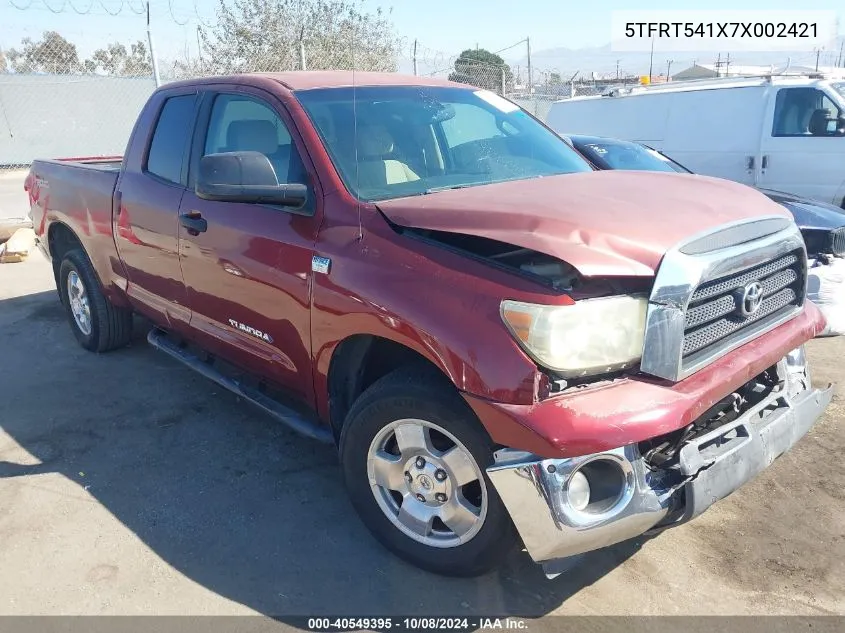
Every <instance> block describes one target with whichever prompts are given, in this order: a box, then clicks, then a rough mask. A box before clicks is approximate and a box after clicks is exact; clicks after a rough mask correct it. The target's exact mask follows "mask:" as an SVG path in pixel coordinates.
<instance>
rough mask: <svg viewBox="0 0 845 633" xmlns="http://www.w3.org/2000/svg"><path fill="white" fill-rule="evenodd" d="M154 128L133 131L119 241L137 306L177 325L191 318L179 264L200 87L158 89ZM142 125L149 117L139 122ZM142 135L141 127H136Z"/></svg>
mask: <svg viewBox="0 0 845 633" xmlns="http://www.w3.org/2000/svg"><path fill="white" fill-rule="evenodd" d="M156 99H157V100H156V101H152V102H151V103H150V105H149V109H151V110H154V115H153V118H152V120H151V122H150V123H151V124H150V125H149V126H148V129H149V133H148V134H147V135H146V137H144V138H135V137H133V140H132V146H131V147H130V148H129V150H128V151H127V159H126V160H127V162H126V165H125V167H124V171H123V173H122V175H121V178H120V181H119V182H118V185H117V190H116V192H115V205H116V209H115V225H116V226H115V243H116V246H117V250H118V253H119V254H120V259H121V261H122V263H123V270H125V272H126V277H127V282H128V283H127V294H128V295H129V297H130V299H131V301H132V303H133V305H134V307H135V308H136V309H137V310H138V311H139V312H141V313H144V314H146V315H147V316H148V317H150V318H152V319H153V320H154V321H156V322H157V323H159V324H160V325H163V326H165V327H168V328H170V329H174V330H180V329H185V328H187V326H188V322H189V319H190V310H189V307H188V301H187V294H186V292H185V284H184V282H183V280H182V270H181V267H180V265H179V248H178V235H179V232H178V228H177V227H178V215H179V206H180V204H181V202H182V196H183V195H184V194H185V189H186V186H187V175H188V156H189V151H190V141H191V133H192V131H193V127H194V122H195V121H196V111H197V105H198V95H197V92H196V90H189V91H185V90H181V91H180V90H176V91H173V92H165V93H161V94H159V95H157V97H156ZM138 127H139V129H142V128H143V127H144V121H143V120H142V121H140V122H139V126H138ZM136 135H137V132H136Z"/></svg>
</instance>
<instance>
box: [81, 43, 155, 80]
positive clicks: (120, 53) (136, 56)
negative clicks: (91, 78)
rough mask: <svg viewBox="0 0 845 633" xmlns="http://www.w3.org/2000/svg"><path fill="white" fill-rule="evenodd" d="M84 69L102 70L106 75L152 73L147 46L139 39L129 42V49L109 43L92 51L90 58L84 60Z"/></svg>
mask: <svg viewBox="0 0 845 633" xmlns="http://www.w3.org/2000/svg"><path fill="white" fill-rule="evenodd" d="M85 70H87V71H88V72H90V73H94V72H102V73H104V74H106V75H120V76H124V77H126V76H129V77H137V76H150V75H152V74H153V66H152V60H151V58H150V54H149V53H148V52H147V46H146V44H144V42H142V41H141V40H138V41H137V42H135V43H134V44H131V45H130V47H129V51H127V50H126V47H125V46H124V45H123V44H118V43H117V42H115V43H114V44H109V45H108V47H106V48H101V49H99V50H96V51H94V54H93V55H91V58H90V59H87V60H85Z"/></svg>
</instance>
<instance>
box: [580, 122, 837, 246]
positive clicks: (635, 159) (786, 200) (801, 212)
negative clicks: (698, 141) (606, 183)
mask: <svg viewBox="0 0 845 633" xmlns="http://www.w3.org/2000/svg"><path fill="white" fill-rule="evenodd" d="M564 138H566V140H568V141H569V142H570V143H571V144H572V145H573V146H574V147H575V149H577V150H578V151H579V152H580V153H581V154H582V155H584V156H585V157H586V158H587V159H588V160H589V161H590V162H591V163H593V165H594V166H595V167H597V168H598V169H626V170H641V171H669V172H671V171H676V172H680V173H686V174H691V173H692V172H691V171H690V170H689V169H687V168H686V167H684V166H683V165H681V164H680V163H678V162H677V161H675V160H673V159H671V158H669V157H668V156H666V155H665V154H663V153H662V152H659V151H657V150H656V149H654V148H652V147H649V146H647V145H643V144H641V143H632V142H630V141H622V140H619V139H614V138H606V137H601V136H582V135H571V136H570V135H567V136H565V137H564ZM759 191H760V192H762V193H764V194H765V195H767V196H768V197H769V198H771V199H772V200H774V201H775V202H777V203H778V204H780V205H782V206H784V207H786V209H787V210H788V211H789V212H790V213H791V214H792V216H793V217H794V218H795V223H796V224H797V225H798V228H800V229H801V234H802V235H803V236H804V242H805V243H806V245H807V253H809V254H810V255H816V254H820V253H832V254H834V255H840V256H841V255H845V211H843V210H842V209H840V208H838V207H835V206H833V205H832V204H827V203H826V202H820V201H819V200H812V199H810V198H802V197H800V196H796V195H793V194H791V193H784V192H782V191H772V190H771V189H759Z"/></svg>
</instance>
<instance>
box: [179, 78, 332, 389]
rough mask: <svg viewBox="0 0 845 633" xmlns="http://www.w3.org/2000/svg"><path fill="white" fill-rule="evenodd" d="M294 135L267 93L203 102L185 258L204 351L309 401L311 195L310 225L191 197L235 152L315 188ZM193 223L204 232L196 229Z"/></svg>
mask: <svg viewBox="0 0 845 633" xmlns="http://www.w3.org/2000/svg"><path fill="white" fill-rule="evenodd" d="M291 129H293V126H292V125H291V124H290V120H289V118H288V115H287V112H286V110H285V109H284V106H283V104H282V103H281V102H279V101H278V100H277V99H276V98H275V97H274V96H273V95H269V94H265V93H263V91H260V90H257V89H255V90H250V89H246V88H244V87H240V86H239V87H238V88H237V89H235V88H234V87H233V88H232V90H231V91H229V90H226V89H220V90H215V91H210V92H207V93H206V94H204V95H203V104H202V106H201V110H200V124H199V129H198V131H197V135H196V138H195V141H194V145H193V148H192V158H191V160H192V162H191V176H190V178H189V184H190V185H191V186H189V189H188V191H186V192H185V195H184V197H183V199H182V204H181V207H180V219H182V222H181V225H180V228H179V230H180V234H179V257H180V262H181V264H182V273H183V276H184V279H185V286H186V289H187V297H188V302H189V305H190V306H191V309H192V311H193V313H192V315H191V323H190V325H191V329H192V330H193V332H194V335H195V336H196V337H197V339H198V343H199V344H200V345H202V346H203V347H204V348H206V349H208V350H209V351H210V352H212V353H214V354H217V355H219V356H221V357H222V358H224V359H227V360H229V361H230V362H233V363H235V364H236V365H239V366H240V367H243V368H244V369H247V370H249V371H252V372H254V373H257V374H259V375H260V376H262V377H264V378H267V379H269V380H271V381H272V382H273V383H275V385H277V386H279V387H282V388H284V389H285V391H287V392H289V393H288V395H290V396H293V397H295V398H297V399H301V400H306V401H310V400H311V399H312V397H313V395H312V394H313V385H312V380H311V338H310V303H309V284H310V276H311V258H312V255H313V247H314V242H315V239H316V233H317V228H318V227H319V218H320V214H319V209H318V208H315V205H316V196H315V191H314V188H313V186H310V185H309V187H310V189H309V199H308V200H309V201H308V203H307V204H310V205H312V208H311V211H313V214H312V215H310V216H307V215H302V214H296V213H293V212H291V210H289V209H286V208H285V207H280V206H272V205H265V204H252V203H243V202H222V201H210V200H204V199H201V198H199V197H198V196H197V194H196V192H195V191H194V189H193V185H194V182H195V176H196V173H197V167H198V164H199V160H200V158H201V157H202V156H205V155H207V154H216V153H221V152H232V151H256V152H261V153H262V154H264V155H265V156H267V157H268V159H269V160H270V162H271V163H272V165H273V167H274V168H275V171H276V175H277V178H278V180H279V182H280V183H294V182H296V183H303V184H309V183H314V182H316V179H311V178H309V176H308V173H309V169H308V168H306V166H305V164H304V163H303V162H302V159H301V157H302V156H303V155H304V152H303V151H302V146H301V145H300V144H299V139H295V138H294V137H292V136H291V132H290V130H291ZM309 166H310V164H309ZM184 218H188V220H184ZM197 219H199V220H200V226H204V227H205V229H204V230H200V231H197V229H196V227H197V222H195V221H194V222H192V221H190V220H197ZM203 220H204V222H202V221H203Z"/></svg>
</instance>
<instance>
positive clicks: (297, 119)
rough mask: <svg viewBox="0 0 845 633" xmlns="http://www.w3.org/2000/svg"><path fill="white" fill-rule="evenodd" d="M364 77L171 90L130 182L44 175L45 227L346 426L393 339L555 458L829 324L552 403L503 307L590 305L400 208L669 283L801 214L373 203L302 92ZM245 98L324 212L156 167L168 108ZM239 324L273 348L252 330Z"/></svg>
mask: <svg viewBox="0 0 845 633" xmlns="http://www.w3.org/2000/svg"><path fill="white" fill-rule="evenodd" d="M352 82H353V75H352V73H342V72H340V73H334V72H314V73H310V72H309V73H281V74H278V75H246V76H238V77H229V78H207V79H202V80H194V81H188V82H177V83H174V84H168V85H167V86H165V87H163V88H161V89H159V90H158V91H156V93H154V95H153V96H152V97H151V99H150V101H149V102H148V104H147V105H146V106H145V108H144V110H143V111H142V113H141V115H140V116H139V119H138V121H137V123H136V125H135V129H134V131H133V134H132V137H131V139H130V142H129V145H128V147H127V154H126V156H125V157H124V160H123V162H122V165H121V172H120V175H119V176H118V173H117V171H115V170H109V169H108V167H107V166H106V167H104V166H102V165H100V166H98V165H97V164H96V162H95V164H80V163H75V162H57V161H36V162H35V163H34V164H33V168H32V172H31V174H30V177H29V178H28V179H27V187H28V191H29V195H30V199H31V203H32V215H33V223H34V226H35V228H36V232H37V233H38V235H39V237H41V239H42V240H46V237H47V234H48V232H49V230H50V227H51V226H52V225H53V224H55V223H62V224H65V225H66V226H68V227H69V228H70V230H72V231H73V232H74V233H75V234H76V235H77V237H78V238H79V240H80V241H81V243H82V245H83V247H84V248H85V249H86V251H87V252H88V253H89V255H90V257H91V260H92V262H93V264H94V267H95V269H96V271H97V274H98V275H99V278H100V280H101V282H102V284H103V287H104V288H105V289H106V292H107V293H108V295H109V297H110V299H111V300H112V301H115V302H118V303H123V304H126V303H131V305H132V306H133V307H134V308H135V309H136V310H138V311H139V312H142V313H144V314H145V315H147V316H148V317H150V318H151V319H152V320H153V321H154V322H155V323H156V324H158V325H159V326H161V327H164V328H167V329H172V330H176V331H177V332H180V333H181V334H183V335H184V336H185V337H187V338H189V339H192V340H194V341H196V342H198V343H199V344H201V345H202V346H204V347H206V348H209V349H210V351H214V352H216V353H218V354H219V355H221V356H223V357H224V358H226V359H228V360H230V361H231V362H234V363H235V364H237V365H240V366H242V367H244V368H246V369H250V370H252V371H254V372H256V373H259V374H261V375H262V376H263V377H264V378H266V379H267V380H269V381H271V382H273V383H274V384H276V385H279V386H281V387H284V388H287V390H288V391H289V392H290V393H291V394H293V395H295V396H297V397H298V398H300V399H301V400H302V401H303V402H304V403H305V404H306V405H308V406H310V407H312V408H314V409H315V410H316V411H317V412H318V414H319V415H320V417H321V418H322V419H323V420H326V421H328V419H329V418H330V415H329V388H328V374H329V369H330V366H331V362H332V358H333V356H334V354H335V352H336V350H337V349H338V346H339V345H340V343H342V342H343V341H344V340H346V339H348V338H349V337H352V336H356V335H362V334H363V335H373V336H378V337H383V338H386V339H389V340H392V341H395V342H397V343H399V344H401V345H404V346H406V347H408V348H409V349H412V350H414V351H416V352H417V353H419V354H420V355H422V356H423V357H425V358H427V359H428V360H430V361H431V362H432V363H433V364H434V365H435V366H437V367H438V368H440V370H441V371H442V372H443V373H444V374H445V375H446V376H448V377H449V379H450V380H451V381H452V382H453V383H454V385H455V386H456V387H457V388H458V389H459V390H461V392H462V393H463V394H464V396H465V398H466V399H467V401H468V402H469V403H470V405H471V406H472V407H473V409H474V410H475V411H476V413H477V414H478V416H479V418H480V420H481V422H482V423H483V424H484V426H485V427H486V428H487V430H488V432H489V433H490V435H491V436H492V437H493V438H494V440H496V441H497V442H500V443H502V444H505V445H508V446H511V447H513V448H517V449H523V450H531V451H534V452H537V453H539V454H541V455H547V456H552V455H574V454H579V453H584V452H592V451H594V450H599V449H601V448H611V447H616V446H619V445H621V444H624V443H629V442H634V441H638V440H641V439H647V438H648V437H651V436H654V435H658V434H662V433H665V432H668V431H671V430H674V429H677V428H679V427H680V426H682V425H683V424H685V423H686V422H688V421H690V420H691V419H693V418H694V417H695V416H696V415H699V414H700V413H701V412H703V411H704V410H705V409H707V408H708V407H709V406H711V405H712V404H713V403H714V402H716V401H717V400H719V399H721V398H722V397H724V396H725V395H727V394H728V393H730V391H732V390H733V389H734V388H735V387H737V386H738V385H740V384H742V383H743V382H745V381H747V380H748V379H749V378H750V377H752V376H753V375H755V374H756V373H759V371H762V370H763V369H765V368H766V367H768V366H770V365H772V364H774V362H776V361H777V359H779V358H781V357H782V356H783V355H784V354H786V353H787V352H788V351H789V350H791V349H793V348H794V347H797V346H798V345H800V344H801V343H803V342H804V341H806V340H808V339H809V338H811V337H812V336H813V335H814V333H815V332H817V331H819V330H820V329H821V323H822V321H823V320H822V318H821V316H820V315H819V313H818V311H817V310H816V309H815V308H813V307H812V306H808V307H807V308H806V310H805V311H804V312H803V313H802V314H801V316H799V317H797V318H795V319H794V320H792V321H790V322H788V323H786V324H784V325H782V326H780V327H779V328H777V329H776V330H774V331H772V332H770V333H768V334H766V335H764V336H762V337H760V338H759V339H757V340H755V341H752V342H751V343H748V344H746V345H745V346H743V347H741V348H739V349H738V350H736V351H734V352H732V353H730V354H728V355H726V356H725V357H724V358H722V359H721V360H719V361H717V362H715V363H714V364H712V365H711V366H709V367H707V368H705V369H703V370H701V371H699V372H698V373H696V374H695V375H694V376H692V377H690V378H688V379H687V380H685V381H683V382H680V383H677V384H674V385H670V384H665V383H659V382H655V381H649V380H646V379H644V378H626V379H623V380H619V381H616V382H614V383H612V384H611V385H609V386H604V387H603V386H594V387H588V388H585V389H583V390H580V391H577V392H571V393H565V394H563V395H560V396H557V397H554V398H547V395H548V378H547V377H546V375H545V374H543V373H542V372H541V371H539V370H538V368H537V366H536V364H535V363H534V362H533V361H532V360H531V359H529V358H528V357H527V356H526V355H525V353H524V352H523V351H522V350H521V349H520V348H519V346H518V345H517V344H516V343H515V342H514V340H513V338H512V337H511V335H510V334H509V333H508V331H507V329H506V328H505V326H504V325H503V323H502V320H501V317H500V314H499V310H500V303H501V301H502V300H503V299H516V300H520V301H528V302H539V303H547V304H559V305H566V304H570V303H572V299H571V298H570V297H568V296H567V295H565V294H562V293H560V292H558V291H554V290H552V289H550V288H547V287H545V286H542V285H539V284H537V283H535V282H533V281H531V280H529V279H527V278H524V277H521V276H518V275H515V274H512V273H509V272H507V271H504V270H500V269H498V268H494V267H491V266H489V265H487V264H484V263H482V262H480V261H476V260H473V259H469V258H467V257H465V256H462V255H459V254H457V253H455V252H451V251H449V250H446V249H443V248H441V247H438V246H435V245H433V244H431V243H428V242H425V241H422V240H419V239H416V238H414V237H412V236H410V235H408V234H403V233H401V232H397V231H395V230H394V229H393V228H392V227H391V226H390V224H389V223H388V222H387V221H386V220H385V217H384V216H383V215H382V212H383V213H384V214H385V215H387V216H388V217H389V218H391V219H392V220H394V221H395V222H396V223H397V224H400V225H408V226H415V227H420V228H430V229H435V230H446V231H453V232H459V233H467V234H472V235H480V236H484V237H488V238H492V239H497V240H500V241H503V242H508V243H511V244H517V245H523V246H526V247H528V248H532V249H535V250H538V251H542V252H547V253H549V254H552V255H556V256H558V257H560V258H562V259H564V260H566V261H568V262H569V263H570V264H572V265H573V266H575V267H576V268H579V269H580V270H581V272H582V273H583V274H585V275H611V276H631V275H639V276H650V275H652V274H653V271H654V269H655V268H656V267H657V266H658V264H659V261H660V259H661V257H662V255H663V253H665V252H666V250H667V249H668V248H670V247H671V246H673V245H675V244H676V243H677V242H679V241H680V240H681V239H683V238H687V237H690V236H691V235H692V234H694V233H696V232H698V231H701V230H703V229H707V228H710V227H714V226H716V225H718V224H721V223H724V222H729V221H733V220H738V219H742V218H747V217H753V216H758V215H770V214H771V215H788V214H787V213H786V212H785V210H783V209H782V207H780V206H779V205H777V204H775V203H773V202H771V201H769V200H768V199H767V198H766V197H765V196H762V195H761V194H759V193H757V192H755V191H753V190H752V189H750V188H746V187H741V186H739V185H734V184H733V183H728V182H726V181H718V180H714V179H708V178H705V177H700V176H699V177H686V176H681V175H670V174H666V175H664V174H635V173H631V172H593V173H585V174H578V175H570V176H559V177H552V178H543V179H536V180H531V181H519V182H512V183H502V184H497V185H488V186H480V187H474V188H470V189H462V190H455V191H442V192H439V193H436V194H432V195H426V196H419V197H416V198H405V199H401V200H393V201H387V202H381V203H379V206H378V208H377V207H376V206H375V205H372V204H362V203H359V202H358V201H357V200H356V199H355V198H354V197H353V196H352V195H351V194H350V193H349V192H348V191H347V190H346V189H345V187H344V186H343V183H342V181H341V180H340V178H339V176H338V173H337V171H336V169H335V167H334V165H333V164H332V162H331V161H330V159H329V157H328V154H327V152H326V150H325V148H324V147H323V145H322V142H321V141H320V139H319V137H318V135H317V133H316V131H315V129H314V127H313V126H312V124H311V122H310V120H309V118H308V117H307V115H306V114H305V112H304V110H303V109H302V107H301V106H300V105H299V102H298V101H297V99H296V97H295V95H294V93H293V92H292V91H291V89H308V88H316V87H322V86H344V85H352ZM354 82H355V83H356V84H357V85H396V84H401V85H417V84H419V85H456V84H448V82H443V81H441V80H435V79H431V80H427V79H426V80H423V79H420V78H416V77H402V76H397V75H395V74H379V73H373V74H370V73H355V74H354ZM233 88H234V89H236V90H242V91H244V92H249V93H251V94H253V95H260V96H261V98H262V99H263V100H264V101H266V102H267V103H268V104H270V105H271V106H272V107H273V108H275V109H276V111H277V112H278V114H279V116H280V118H281V119H282V120H283V121H284V122H285V123H286V124H287V125H288V127H289V128H290V132H291V137H292V139H293V142H294V144H295V145H296V148H297V149H298V151H299V152H300V154H301V156H302V159H303V163H304V164H305V167H306V170H307V172H308V174H309V179H310V184H311V190H312V192H313V195H314V196H315V198H316V199H315V201H314V202H315V205H316V207H315V208H316V211H315V214H314V215H313V217H306V216H296V215H290V214H287V213H285V212H283V211H281V210H278V209H272V208H269V207H262V206H250V205H241V204H234V203H219V202H209V201H205V200H201V199H199V198H198V197H197V196H196V195H195V194H194V193H193V191H192V190H191V188H190V187H179V186H175V185H173V184H167V183H163V182H161V181H159V180H156V179H154V178H153V177H151V176H150V175H149V174H145V173H144V171H143V169H142V166H143V162H144V154H145V152H146V148H147V146H148V143H149V138H150V134H151V131H152V129H153V125H154V122H155V120H156V116H157V112H158V110H159V108H160V106H161V104H162V103H163V101H164V99H166V98H167V97H169V96H172V95H176V94H186V93H190V92H198V93H200V95H202V94H203V93H204V92H210V91H216V90H220V89H226V90H231V89H233ZM464 88H466V87H465V86H464ZM467 89H471V88H467ZM97 161H99V162H102V161H100V159H97ZM188 182H190V177H189V178H188ZM115 191H116V192H117V195H116V196H115V197H114V199H113V197H112V194H113V192H115ZM195 210H196V211H199V212H200V213H202V215H203V217H204V218H206V219H207V221H208V231H207V232H205V233H202V234H200V235H199V236H189V235H188V234H187V232H186V231H185V230H184V229H183V228H181V226H180V224H179V219H178V215H179V213H180V212H181V213H186V212H189V211H195ZM633 218H636V220H633ZM313 255H319V256H323V257H327V258H329V259H330V260H331V269H330V271H329V273H328V274H314V273H313V272H312V270H311V261H310V260H311V257H312V256H313ZM230 319H231V320H232V321H234V322H236V323H245V324H248V325H250V326H251V327H253V328H255V329H256V330H260V331H261V332H262V333H267V334H269V335H270V336H269V337H270V338H271V339H272V340H267V339H263V338H257V337H255V336H254V335H253V334H244V333H243V332H242V331H240V330H239V329H238V328H236V327H234V326H232V324H231V323H230ZM327 423H328V422H327Z"/></svg>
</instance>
